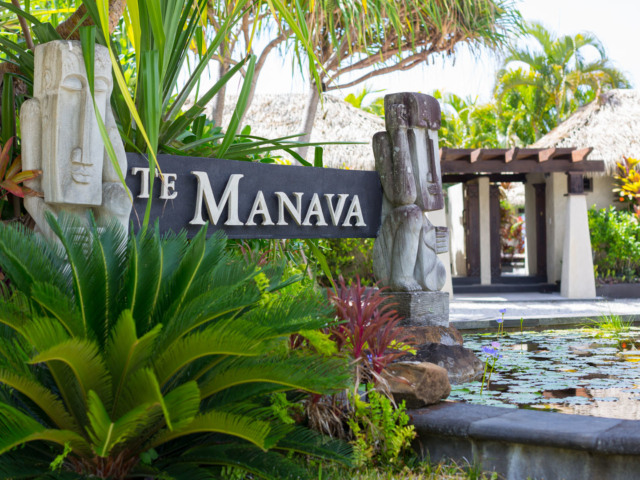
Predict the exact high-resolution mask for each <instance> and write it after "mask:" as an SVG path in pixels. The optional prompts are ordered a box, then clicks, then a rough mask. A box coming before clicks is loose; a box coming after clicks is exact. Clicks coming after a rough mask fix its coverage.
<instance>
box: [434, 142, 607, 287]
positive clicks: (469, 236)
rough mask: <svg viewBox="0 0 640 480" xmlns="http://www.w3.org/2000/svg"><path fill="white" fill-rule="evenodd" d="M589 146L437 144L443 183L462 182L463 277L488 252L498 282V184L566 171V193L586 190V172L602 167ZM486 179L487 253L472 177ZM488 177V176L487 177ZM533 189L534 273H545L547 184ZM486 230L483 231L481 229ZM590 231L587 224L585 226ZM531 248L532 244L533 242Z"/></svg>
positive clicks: (478, 267) (478, 265) (477, 268)
mask: <svg viewBox="0 0 640 480" xmlns="http://www.w3.org/2000/svg"><path fill="white" fill-rule="evenodd" d="M592 150H593V148H573V147H568V148H517V147H516V148H510V149H507V148H478V149H472V148H441V149H440V171H441V175H442V182H443V183H464V184H465V192H466V193H465V210H464V215H465V234H466V245H467V247H466V257H467V275H468V276H469V277H479V276H480V272H481V257H483V258H484V256H490V265H491V268H490V275H491V277H492V278H493V279H494V280H498V278H499V276H500V275H501V266H500V203H499V201H500V195H499V190H498V188H499V187H498V185H496V183H499V182H526V181H527V174H550V173H566V174H567V194H568V195H582V194H583V193H584V174H585V173H598V172H604V171H605V162H604V161H601V160H588V156H589V154H590V153H591V152H592ZM479 177H484V178H487V177H488V180H489V182H490V184H489V185H488V186H487V187H486V189H487V191H486V192H485V193H484V195H486V196H487V197H488V198H487V203H488V207H489V208H488V214H489V215H488V217H489V221H488V222H486V223H483V225H485V227H483V229H484V228H487V227H486V226H488V228H489V230H490V238H491V241H490V250H491V251H490V255H489V252H484V253H481V251H480V250H481V247H480V245H481V222H480V197H481V196H482V193H481V192H480V190H479V184H478V182H477V181H475V180H476V179H478V178H479ZM485 181H486V180H485ZM533 187H534V191H535V207H534V208H535V210H534V211H535V213H534V217H533V221H534V222H535V242H534V243H535V248H536V250H537V251H538V252H541V253H540V254H539V255H537V261H536V263H537V265H536V274H537V276H538V277H546V275H547V256H546V253H545V254H543V253H542V252H546V251H547V238H546V230H547V227H546V224H547V221H546V218H547V214H546V208H547V207H546V204H547V202H546V192H545V190H546V188H545V187H546V183H544V182H540V183H534V184H533ZM485 231H486V230H485ZM587 231H588V227H587ZM531 247H533V245H531Z"/></svg>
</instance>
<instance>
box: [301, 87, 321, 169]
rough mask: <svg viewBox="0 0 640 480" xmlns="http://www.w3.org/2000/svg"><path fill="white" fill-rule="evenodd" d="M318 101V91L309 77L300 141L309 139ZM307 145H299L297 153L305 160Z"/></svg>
mask: <svg viewBox="0 0 640 480" xmlns="http://www.w3.org/2000/svg"><path fill="white" fill-rule="evenodd" d="M319 101H320V93H319V92H318V87H317V86H316V83H315V82H314V81H313V80H312V79H309V89H308V90H307V99H306V101H305V104H304V112H303V114H302V122H301V123H300V131H299V132H297V133H300V132H304V135H303V136H302V137H299V140H298V141H300V142H308V141H309V140H311V132H312V131H313V122H314V120H315V119H316V113H317V111H318V102H319ZM308 150H309V147H299V148H298V155H300V156H301V157H302V158H304V159H305V160H306V158H307V151H308Z"/></svg>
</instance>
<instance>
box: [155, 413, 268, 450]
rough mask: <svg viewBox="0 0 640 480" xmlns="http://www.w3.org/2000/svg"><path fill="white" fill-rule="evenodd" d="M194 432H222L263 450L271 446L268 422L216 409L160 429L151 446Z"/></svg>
mask: <svg viewBox="0 0 640 480" xmlns="http://www.w3.org/2000/svg"><path fill="white" fill-rule="evenodd" d="M194 433H223V434H225V435H231V436H233V437H236V438H241V439H243V440H246V441H247V442H251V443H253V444H254V445H256V446H258V447H260V448H261V449H263V450H267V449H269V448H271V447H272V446H273V445H272V444H271V443H270V433H271V425H270V424H269V422H265V421H261V420H256V419H255V418H253V417H247V416H242V415H236V414H233V413H228V412H217V411H210V412H207V413H204V414H201V415H198V416H197V417H195V418H194V419H193V421H192V422H191V423H189V424H188V425H186V426H182V427H181V428H175V429H173V430H168V429H165V430H163V431H161V432H160V433H159V434H158V435H156V436H155V437H154V438H153V439H152V440H151V446H152V447H153V448H155V447H157V446H159V445H162V444H165V443H167V442H170V441H172V440H176V439H178V438H181V437H184V436H186V435H191V434H194Z"/></svg>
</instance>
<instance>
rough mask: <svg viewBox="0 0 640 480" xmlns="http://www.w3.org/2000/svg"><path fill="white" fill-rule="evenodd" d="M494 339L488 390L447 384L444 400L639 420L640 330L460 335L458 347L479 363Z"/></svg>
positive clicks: (478, 385) (476, 384) (473, 384)
mask: <svg viewBox="0 0 640 480" xmlns="http://www.w3.org/2000/svg"><path fill="white" fill-rule="evenodd" d="M495 341H499V342H500V348H499V352H500V355H502V357H501V358H500V359H499V360H498V361H497V363H496V368H495V371H494V372H493V374H492V375H491V381H490V383H489V386H488V388H487V386H486V381H485V387H484V389H482V388H481V387H482V382H481V381H475V382H469V383H465V384H462V385H452V386H451V395H450V396H449V399H450V400H455V401H463V402H469V403H476V404H482V405H494V406H501V407H511V408H530V409H536V410H548V411H553V412H564V413H573V414H579V415H592V416H597V417H610V418H623V419H629V420H640V328H634V327H631V328H629V329H628V331H626V332H625V333H619V334H616V333H612V332H606V331H602V330H594V329H580V330H576V329H574V330H547V331H543V332H526V331H525V332H524V333H520V332H517V333H514V332H510V333H505V334H503V335H501V336H500V337H499V338H497V334H495V333H491V334H478V335H465V338H464V346H465V347H467V348H470V349H472V350H473V351H474V352H475V353H476V354H477V355H478V357H480V359H481V360H482V361H485V360H486V358H487V355H486V354H485V353H484V352H483V351H482V347H483V346H491V342H495ZM488 376H489V373H488V372H487V377H488ZM481 390H482V393H481Z"/></svg>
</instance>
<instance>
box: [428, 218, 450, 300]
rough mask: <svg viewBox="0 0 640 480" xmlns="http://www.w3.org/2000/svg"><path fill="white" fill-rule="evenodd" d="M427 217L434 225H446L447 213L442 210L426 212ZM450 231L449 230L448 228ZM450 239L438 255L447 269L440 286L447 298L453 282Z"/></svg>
mask: <svg viewBox="0 0 640 480" xmlns="http://www.w3.org/2000/svg"><path fill="white" fill-rule="evenodd" d="M426 215H427V218H428V219H429V221H431V223H432V224H433V225H434V226H436V227H448V225H447V215H446V212H445V210H444V208H443V209H442V210H436V211H434V212H428V213H426ZM449 233H451V230H449ZM450 251H451V241H449V250H447V252H446V253H441V254H440V255H438V256H439V257H440V260H441V261H442V263H444V268H445V270H446V271H447V279H446V281H445V283H444V287H442V291H443V292H447V293H448V294H449V298H453V284H452V283H451V254H450Z"/></svg>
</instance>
